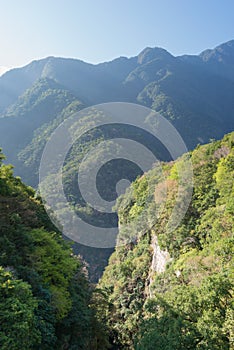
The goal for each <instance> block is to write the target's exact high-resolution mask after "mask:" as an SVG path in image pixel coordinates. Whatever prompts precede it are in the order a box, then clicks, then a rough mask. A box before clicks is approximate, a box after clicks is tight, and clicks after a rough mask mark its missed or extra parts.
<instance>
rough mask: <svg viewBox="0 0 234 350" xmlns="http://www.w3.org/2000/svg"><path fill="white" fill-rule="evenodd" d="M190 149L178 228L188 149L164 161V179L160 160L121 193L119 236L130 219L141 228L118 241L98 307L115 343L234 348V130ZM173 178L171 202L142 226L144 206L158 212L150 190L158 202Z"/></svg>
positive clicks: (146, 349)
mask: <svg viewBox="0 0 234 350" xmlns="http://www.w3.org/2000/svg"><path fill="white" fill-rule="evenodd" d="M190 156H191V160H192V164H193V171H194V189H193V195H192V200H191V203H190V205H189V208H188V211H187V213H186V215H185V216H184V218H183V219H182V221H181V223H180V224H179V226H177V228H175V229H174V230H172V231H168V230H167V223H168V222H169V219H170V217H171V215H172V213H173V208H174V206H175V203H176V201H178V197H177V195H176V194H177V191H178V186H179V182H180V177H179V175H178V169H180V168H182V169H184V167H183V164H185V162H186V159H187V158H186V157H185V156H182V157H181V158H179V159H178V160H176V161H175V162H170V163H164V164H163V165H162V166H163V173H164V176H163V178H162V179H161V180H159V179H160V177H159V175H158V168H157V167H155V168H154V169H152V170H150V171H149V172H148V173H146V174H144V176H142V177H141V178H139V179H138V180H136V181H135V182H134V183H133V184H132V185H131V187H130V188H129V189H128V191H127V192H126V194H125V195H123V196H122V197H120V198H119V201H118V215H119V221H120V222H121V230H120V233H119V241H120V242H121V236H122V239H124V237H125V235H126V231H125V230H126V229H127V228H128V227H129V225H131V226H130V228H131V231H130V233H131V234H132V233H133V232H134V236H133V237H132V239H131V241H130V242H127V244H124V245H119V246H118V247H116V250H115V252H114V253H113V254H112V256H111V257H110V260H109V264H108V266H107V267H106V269H105V272H104V274H103V276H102V278H101V280H100V282H99V284H98V288H100V289H101V290H103V293H104V295H103V297H102V298H101V299H100V301H99V303H100V309H99V313H98V315H99V319H100V320H101V321H102V322H105V323H106V325H107V327H108V333H109V335H110V340H111V343H112V345H113V349H136V350H138V349H139V350H140V349H144V350H151V349H152V350H153V349H162V350H163V349H173V350H187V349H193V350H200V349H204V350H205V349H206V350H208V349H213V350H219V349H223V350H224V349H227V350H228V349H232V348H233V335H234V333H233V322H234V319H233V315H234V307H233V290H234V288H233V287H234V285H233V274H234V269H233V267H234V258H233V257H234V255H233V249H234V241H233V229H234V220H233V218H234V181H233V179H234V132H233V133H231V134H228V135H226V136H225V137H224V138H223V139H222V140H221V141H213V142H212V143H209V144H207V145H203V146H200V145H199V146H198V147H196V149H195V150H194V151H192V152H191V153H190ZM150 184H151V187H150ZM165 186H166V187H167V191H168V192H167V195H166V201H165V205H164V206H163V209H162V210H161V211H160V215H159V216H158V217H157V220H156V222H155V223H154V224H153V225H152V227H151V228H149V229H147V228H146V225H145V226H144V227H143V228H145V230H143V232H142V228H141V226H140V225H137V224H136V223H137V222H138V221H137V220H138V217H139V216H140V220H141V221H142V217H141V213H144V215H143V218H144V222H145V223H146V222H148V221H150V220H151V219H152V212H151V207H149V205H148V203H147V201H146V198H147V196H148V191H151V192H152V193H151V194H152V198H153V199H154V202H155V203H154V204H156V205H157V203H158V202H157V199H159V200H160V197H161V192H162V190H163V189H164V188H165ZM184 191H185V189H184ZM179 201H182V202H183V196H182V198H181V199H180V200H179ZM182 202H181V203H180V205H179V207H180V206H181V205H182V204H183V203H182ZM126 203H128V205H126ZM179 207H178V210H179ZM145 208H146V209H145ZM178 213H179V211H178ZM154 216H156V206H155V209H154ZM127 232H128V231H127ZM122 242H124V240H122Z"/></svg>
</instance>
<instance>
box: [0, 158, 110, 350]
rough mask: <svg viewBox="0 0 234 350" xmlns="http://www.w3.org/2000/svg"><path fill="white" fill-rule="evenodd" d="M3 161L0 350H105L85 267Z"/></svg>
mask: <svg viewBox="0 0 234 350" xmlns="http://www.w3.org/2000/svg"><path fill="white" fill-rule="evenodd" d="M2 160H3V155H2V153H0V348H1V349H2V350H14V349H15V350H19V349H24V350H29V349H36V350H38V349H41V350H42V349H48V350H49V349H50V350H51V349H84V350H87V349H90V350H93V349H100V350H102V349H104V348H105V346H106V344H107V337H106V335H105V333H104V328H103V326H102V325H101V324H100V323H99V322H98V321H97V318H96V311H95V307H94V303H93V301H92V291H93V288H92V287H91V285H90V284H89V282H88V279H87V271H86V267H85V266H84V264H83V262H82V261H81V259H80V258H79V257H77V256H75V255H73V253H72V249H71V246H70V245H68V244H67V243H65V241H64V240H63V239H62V237H61V234H60V233H59V232H57V230H56V228H55V227H54V226H53V225H52V223H51V222H50V220H49V218H48V217H47V215H46V212H45V210H44V207H43V205H42V203H41V200H40V198H38V197H37V196H36V194H35V191H34V190H33V189H32V188H31V187H28V186H26V185H24V184H23V183H22V182H21V180H20V179H19V178H18V177H14V176H13V170H12V167H11V166H9V165H3V164H2ZM96 293H98V291H97V292H96ZM94 294H95V293H94Z"/></svg>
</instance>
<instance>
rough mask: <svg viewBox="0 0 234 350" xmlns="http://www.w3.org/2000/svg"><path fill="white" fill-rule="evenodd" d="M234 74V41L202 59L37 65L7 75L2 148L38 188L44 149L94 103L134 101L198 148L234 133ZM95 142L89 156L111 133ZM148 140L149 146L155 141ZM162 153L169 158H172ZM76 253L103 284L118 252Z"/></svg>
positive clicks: (156, 55)
mask: <svg viewBox="0 0 234 350" xmlns="http://www.w3.org/2000/svg"><path fill="white" fill-rule="evenodd" d="M233 72H234V41H229V42H227V43H224V44H222V45H220V46H218V47H217V48H215V49H213V50H206V51H204V52H202V53H201V54H200V55H198V56H190V55H185V56H180V57H174V56H173V55H171V54H170V53H169V52H167V51H166V50H164V49H161V48H146V49H144V50H143V51H142V52H141V53H140V54H139V55H138V56H136V57H132V58H126V57H120V58H117V59H115V60H113V61H111V62H105V63H101V64H98V65H93V64H88V63H85V62H82V61H80V60H76V59H63V58H56V57H48V58H45V59H42V60H39V61H34V62H32V63H30V64H29V65H27V66H25V67H22V68H17V69H13V70H11V71H9V72H7V73H5V74H4V75H3V76H1V77H0V147H1V148H2V149H3V150H4V153H5V154H6V157H7V162H9V163H12V164H14V166H15V173H16V175H19V176H20V177H21V178H22V180H23V181H25V182H26V183H27V184H28V185H31V186H33V187H34V188H37V185H38V168H39V164H40V159H41V155H42V151H43V149H44V146H45V144H46V142H47V141H48V139H49V137H50V135H51V134H52V132H53V130H54V129H55V128H56V127H57V126H58V125H59V124H60V123H61V122H62V121H64V120H66V119H67V118H68V117H69V116H70V115H72V114H73V113H75V112H79V111H80V110H81V109H83V108H84V107H87V106H91V105H93V104H97V103H103V102H110V101H111V102H112V101H126V102H132V103H137V104H142V105H144V106H147V107H150V108H152V109H154V110H156V111H158V112H160V113H161V114H162V115H163V116H164V117H166V118H167V119H169V120H170V121H171V122H172V124H173V125H174V126H176V128H177V129H178V131H179V133H180V134H181V136H182V137H183V138H184V140H185V142H186V144H187V146H188V148H189V149H192V148H193V147H195V146H196V145H197V144H198V143H205V142H209V140H210V138H212V139H213V138H216V139H219V138H222V137H223V135H224V134H225V133H227V132H230V131H232V130H233V124H234V115H233V111H234V74H233ZM133 118H134V116H133ZM128 122H129V123H131V120H129V121H128ZM133 134H134V132H132V135H133ZM132 135H131V136H132ZM93 136H94V137H93V139H92V140H90V139H89V138H88V139H87V140H83V141H84V143H85V146H84V148H83V150H84V149H86V150H87V149H88V147H90V146H92V144H94V142H95V141H94V138H95V137H96V136H97V137H98V138H99V140H100V139H101V138H102V137H103V136H105V135H104V133H103V132H101V133H100V132H97V133H96V134H94V135H93ZM140 138H141V141H142V142H143V143H147V144H149V138H148V135H142V136H141V137H140ZM83 150H82V152H83ZM78 151H79V152H78ZM82 152H81V153H82ZM81 153H80V148H79V147H78V146H77V147H76V148H75V150H74V152H73V153H72V158H71V157H70V158H69V160H70V163H68V164H67V176H68V177H69V176H70V178H69V181H70V184H71V179H72V176H71V169H73V170H75V167H74V164H78V163H79V161H80V156H81ZM83 154H84V153H83ZM158 155H159V159H161V160H168V159H167V156H166V154H165V153H164V152H161V151H160V152H158ZM133 180H134V179H133ZM104 183H105V182H104ZM105 185H106V183H105ZM104 190H105V188H104ZM74 204H75V205H76V204H77V202H76V203H74ZM82 210H84V211H85V209H82ZM89 216H90V217H91V216H92V214H91V215H89ZM98 219H100V220H102V217H101V218H98ZM75 249H76V250H75V251H76V252H80V253H81V254H82V255H83V256H84V257H85V259H86V260H87V261H88V262H89V266H90V269H91V270H90V273H91V275H92V276H93V278H94V280H95V281H96V280H97V279H98V277H100V274H101V272H102V269H103V266H105V265H106V263H107V259H108V256H109V254H110V252H111V251H110V250H103V249H101V250H100V249H95V248H92V250H91V251H90V249H89V248H87V247H85V246H81V245H75ZM100 257H101V259H100ZM100 260H101V261H102V262H101V263H100Z"/></svg>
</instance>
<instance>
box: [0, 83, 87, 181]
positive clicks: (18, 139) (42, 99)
mask: <svg viewBox="0 0 234 350" xmlns="http://www.w3.org/2000/svg"><path fill="white" fill-rule="evenodd" d="M75 101H76V103H77V104H79V105H80V109H81V108H82V107H83V105H82V104H81V102H79V101H78V100H77V99H76V98H75V96H74V95H72V93H71V92H70V91H68V90H65V89H64V88H63V87H61V85H60V84H58V83H56V82H55V81H54V80H51V79H48V78H46V79H39V80H37V81H36V82H35V83H34V85H33V86H32V87H31V88H30V89H28V90H26V91H25V93H24V94H23V95H22V96H20V97H19V98H18V100H17V101H16V102H15V103H14V104H13V105H11V106H10V107H8V108H7V109H6V110H5V113H4V116H3V117H2V119H0V125H1V126H0V139H1V147H3V148H4V149H5V150H6V153H7V156H8V160H9V162H11V163H14V164H15V166H16V168H17V173H18V174H20V175H22V176H23V177H24V178H25V179H26V180H27V171H23V170H21V169H20V168H22V167H23V164H22V162H21V161H20V159H19V156H18V154H19V152H20V151H22V150H23V149H24V148H25V147H26V146H27V145H28V144H29V143H30V142H31V140H32V139H33V136H34V133H37V131H36V130H37V129H39V128H40V127H42V126H44V128H43V130H44V129H45V128H46V127H47V128H48V132H49V130H50V128H49V124H50V123H54V124H55V127H56V126H57V125H58V124H59V122H58V123H56V122H55V120H56V118H60V119H59V120H60V122H61V121H62V120H61V117H60V114H61V112H62V111H63V109H64V108H66V107H67V106H68V105H69V104H71V103H74V102H75ZM45 141H46V138H45V139H44V142H45ZM20 170H21V171H20ZM22 171H23V173H22ZM33 172H34V173H36V172H37V169H34V171H33ZM33 180H34V181H31V182H30V184H31V185H36V184H37V181H36V180H35V178H34V179H33Z"/></svg>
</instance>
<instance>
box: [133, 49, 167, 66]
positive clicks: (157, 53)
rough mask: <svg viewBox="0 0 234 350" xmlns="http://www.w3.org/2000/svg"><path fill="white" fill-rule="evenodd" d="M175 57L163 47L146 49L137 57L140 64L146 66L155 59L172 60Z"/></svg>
mask: <svg viewBox="0 0 234 350" xmlns="http://www.w3.org/2000/svg"><path fill="white" fill-rule="evenodd" d="M172 57H173V56H172V55H171V54H170V53H169V52H168V51H167V50H165V49H162V48H161V47H154V48H152V47H146V48H145V49H144V50H143V51H141V52H140V53H139V55H138V56H137V63H138V64H145V63H148V62H150V61H153V60H155V59H162V58H172Z"/></svg>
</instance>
